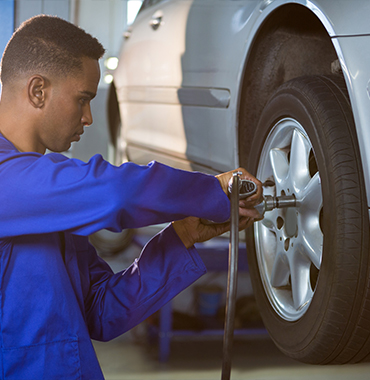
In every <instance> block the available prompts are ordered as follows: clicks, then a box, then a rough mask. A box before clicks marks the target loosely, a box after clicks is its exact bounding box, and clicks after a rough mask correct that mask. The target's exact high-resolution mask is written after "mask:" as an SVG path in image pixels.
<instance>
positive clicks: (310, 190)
mask: <svg viewBox="0 0 370 380" xmlns="http://www.w3.org/2000/svg"><path fill="white" fill-rule="evenodd" d="M321 207H322V193H321V178H320V174H319V172H317V173H316V174H315V175H314V176H313V177H312V178H311V180H310V181H309V182H308V184H307V186H306V187H305V188H304V189H303V191H302V200H301V209H302V211H301V212H305V213H307V212H308V210H310V211H311V212H315V213H319V211H320V209H321Z"/></svg>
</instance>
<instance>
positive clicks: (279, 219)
mask: <svg viewBox="0 0 370 380" xmlns="http://www.w3.org/2000/svg"><path fill="white" fill-rule="evenodd" d="M257 178H259V179H260V180H261V181H262V182H264V183H265V184H266V185H265V187H264V194H269V195H277V196H279V195H292V194H294V195H295V197H296V199H297V207H291V208H287V209H275V210H273V211H270V212H266V214H265V217H264V219H263V220H262V221H260V222H258V223H256V226H255V234H254V237H255V244H256V254H257V260H258V266H259V270H260V275H261V279H262V283H263V286H264V288H265V292H266V295H267V297H268V299H269V301H270V303H271V305H272V307H273V308H274V310H275V311H276V312H277V314H278V315H279V316H280V317H281V318H283V319H285V320H287V321H296V320H298V319H300V318H301V317H302V316H303V315H304V314H305V313H306V311H307V310H308V307H309V305H310V303H311V300H312V297H313V295H314V292H315V288H316V283H317V278H318V274H319V271H320V266H321V260H322V251H323V248H322V247H323V233H322V230H321V227H320V215H321V210H322V191H321V180H320V175H319V172H318V170H317V165H316V160H315V156H314V152H313V148H312V144H311V142H310V139H309V137H308V135H307V133H306V131H305V130H304V128H303V127H302V125H301V124H300V123H299V122H298V121H296V120H294V119H291V118H284V119H282V120H280V121H279V122H278V123H277V124H276V125H275V126H274V127H273V128H272V130H271V132H270V134H269V136H268V137H267V139H266V141H265V144H264V147H263V150H262V153H261V157H260V162H259V166H258V170H257Z"/></svg>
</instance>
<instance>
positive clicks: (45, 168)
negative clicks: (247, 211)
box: [0, 145, 230, 238]
mask: <svg viewBox="0 0 370 380" xmlns="http://www.w3.org/2000/svg"><path fill="white" fill-rule="evenodd" d="M0 183H1V191H0V215H1V218H0V238H2V237H11V236H17V235H24V234H38V233H49V232H55V231H68V232H70V233H73V234H76V235H84V236H87V235H89V234H91V233H94V232H96V231H98V230H100V229H102V228H107V229H110V230H112V231H121V230H122V229H124V228H138V227H142V226H146V225H151V224H158V223H165V222H169V221H171V220H177V219H182V218H184V217H186V216H190V215H191V216H197V217H202V218H206V219H211V220H214V221H219V222H222V221H225V220H227V219H228V217H229V213H230V202H229V200H228V198H227V196H226V195H225V194H224V192H223V191H222V189H221V186H220V185H219V182H218V180H217V179H216V178H215V177H213V176H210V175H206V174H201V173H191V172H186V171H182V170H177V169H174V168H171V167H168V166H165V165H163V164H160V163H157V162H152V163H150V164H149V165H147V166H139V165H135V164H133V163H126V164H123V165H121V166H120V167H116V166H113V165H110V164H109V163H108V162H107V161H105V160H103V158H102V157H101V156H99V155H96V156H94V157H92V159H91V160H90V161H89V162H88V163H85V162H82V161H79V160H76V159H68V158H66V157H65V156H63V155H61V154H56V153H51V154H46V155H40V154H37V153H20V152H18V151H10V152H9V151H6V152H4V151H1V145H0Z"/></svg>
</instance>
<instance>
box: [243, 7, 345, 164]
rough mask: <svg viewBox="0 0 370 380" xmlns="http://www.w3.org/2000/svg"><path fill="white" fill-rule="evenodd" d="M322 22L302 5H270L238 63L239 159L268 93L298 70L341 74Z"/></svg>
mask: <svg viewBox="0 0 370 380" xmlns="http://www.w3.org/2000/svg"><path fill="white" fill-rule="evenodd" d="M337 60H338V55H337V52H336V50H335V48H334V45H333V43H332V40H331V38H330V35H329V32H328V31H327V29H326V28H325V26H324V25H323V23H322V21H321V20H320V19H319V18H318V17H317V16H316V14H314V13H313V12H312V11H311V10H310V9H308V8H307V7H305V6H303V5H300V4H286V5H283V6H280V7H278V8H276V9H275V10H273V11H272V12H271V13H270V14H269V15H268V16H267V17H266V19H265V20H264V21H263V23H262V24H261V25H260V27H259V29H258V31H257V32H256V33H255V35H254V38H253V42H252V44H251V47H250V49H249V53H248V55H247V57H246V60H245V63H244V68H243V80H242V84H241V86H240V89H239V99H238V112H237V116H238V144H239V146H238V149H239V163H240V165H242V166H244V167H246V168H248V157H246V155H242V154H240V152H243V151H244V152H248V151H249V148H250V145H251V142H252V140H253V136H254V132H255V128H256V126H257V123H258V120H259V117H260V115H261V112H262V110H263V107H264V106H265V104H266V102H267V101H268V99H269V97H270V96H271V94H272V93H273V92H274V91H275V90H276V89H277V88H278V87H279V86H280V85H282V84H283V83H285V82H287V81H288V80H290V79H293V78H296V77H299V76H303V75H328V74H332V73H333V72H334V73H336V74H339V75H343V74H342V72H341V69H340V66H339V62H338V61H337Z"/></svg>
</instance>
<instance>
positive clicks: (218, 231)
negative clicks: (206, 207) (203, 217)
mask: <svg viewBox="0 0 370 380" xmlns="http://www.w3.org/2000/svg"><path fill="white" fill-rule="evenodd" d="M253 222H254V219H253V218H249V217H242V218H240V220H239V230H240V231H242V230H244V229H246V228H248V227H249V226H251V225H252V224H253ZM172 225H173V228H174V229H175V231H176V233H177V235H178V236H179V238H180V239H181V241H182V242H183V243H184V245H185V247H186V248H190V247H191V246H192V245H193V244H194V243H201V242H203V241H207V240H209V239H212V238H214V237H216V236H219V235H222V234H223V233H225V232H227V231H230V222H227V223H215V224H203V223H202V222H201V221H200V219H199V218H196V217H193V216H189V217H188V218H185V219H182V220H178V221H176V222H172Z"/></svg>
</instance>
